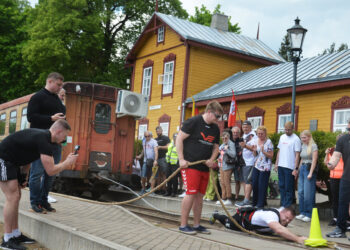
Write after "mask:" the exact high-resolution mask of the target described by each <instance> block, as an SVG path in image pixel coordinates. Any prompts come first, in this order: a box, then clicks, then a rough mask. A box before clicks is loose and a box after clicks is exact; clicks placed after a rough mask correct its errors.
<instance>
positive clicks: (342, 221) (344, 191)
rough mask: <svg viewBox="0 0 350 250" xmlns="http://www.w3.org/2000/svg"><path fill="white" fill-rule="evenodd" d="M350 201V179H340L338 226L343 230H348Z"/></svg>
mask: <svg viewBox="0 0 350 250" xmlns="http://www.w3.org/2000/svg"><path fill="white" fill-rule="evenodd" d="M349 203H350V181H347V180H344V179H340V186H339V204H338V218H337V226H338V227H340V228H341V230H342V231H343V232H345V231H346V219H347V218H348V216H349Z"/></svg>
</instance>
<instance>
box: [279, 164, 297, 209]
mask: <svg viewBox="0 0 350 250" xmlns="http://www.w3.org/2000/svg"><path fill="white" fill-rule="evenodd" d="M292 172H293V171H292V170H291V169H289V168H284V167H278V186H279V189H280V195H281V206H282V207H289V206H290V205H292V204H293V198H294V194H293V193H294V176H293V175H292Z"/></svg>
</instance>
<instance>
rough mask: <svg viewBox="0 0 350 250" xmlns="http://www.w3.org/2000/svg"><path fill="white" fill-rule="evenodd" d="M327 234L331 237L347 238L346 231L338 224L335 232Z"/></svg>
mask: <svg viewBox="0 0 350 250" xmlns="http://www.w3.org/2000/svg"><path fill="white" fill-rule="evenodd" d="M326 236H327V237H329V238H346V235H345V232H344V231H343V230H341V228H339V227H338V226H337V227H336V228H335V229H334V230H333V232H330V233H328V234H326Z"/></svg>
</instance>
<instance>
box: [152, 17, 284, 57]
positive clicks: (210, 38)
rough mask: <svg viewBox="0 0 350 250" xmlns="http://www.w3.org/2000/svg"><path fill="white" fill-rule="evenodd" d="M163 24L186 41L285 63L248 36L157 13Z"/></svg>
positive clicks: (276, 54) (265, 46)
mask: <svg viewBox="0 0 350 250" xmlns="http://www.w3.org/2000/svg"><path fill="white" fill-rule="evenodd" d="M155 15H157V16H158V17H159V18H160V19H161V20H162V21H163V22H165V23H166V24H167V25H169V26H170V27H171V28H172V29H173V30H174V31H175V32H176V33H178V34H179V35H181V36H182V37H183V38H185V39H186V40H191V41H195V42H199V43H202V44H206V45H210V46H214V47H217V48H221V49H226V50H230V51H234V52H237V53H241V54H245V55H249V56H253V57H258V58H262V59H265V60H268V61H272V62H277V63H280V62H284V59H283V58H282V57H281V56H280V55H279V54H278V53H276V52H275V51H273V50H272V49H271V48H269V47H268V46H267V45H266V44H264V43H263V42H262V41H261V40H257V39H253V38H250V37H247V36H243V35H240V34H236V33H233V32H227V31H222V30H218V29H215V28H210V27H208V26H205V25H201V24H198V23H193V22H190V21H187V20H184V19H180V18H177V17H173V16H170V15H166V14H162V13H158V12H156V13H155Z"/></svg>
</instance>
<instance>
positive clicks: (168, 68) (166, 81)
mask: <svg viewBox="0 0 350 250" xmlns="http://www.w3.org/2000/svg"><path fill="white" fill-rule="evenodd" d="M173 80H174V61H172V62H167V63H165V64H164V76H163V95H166V94H170V93H171V92H172V91H173Z"/></svg>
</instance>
